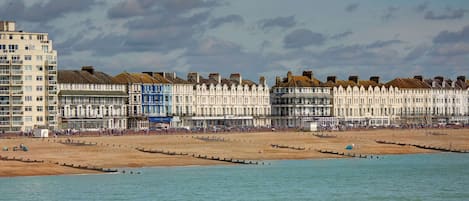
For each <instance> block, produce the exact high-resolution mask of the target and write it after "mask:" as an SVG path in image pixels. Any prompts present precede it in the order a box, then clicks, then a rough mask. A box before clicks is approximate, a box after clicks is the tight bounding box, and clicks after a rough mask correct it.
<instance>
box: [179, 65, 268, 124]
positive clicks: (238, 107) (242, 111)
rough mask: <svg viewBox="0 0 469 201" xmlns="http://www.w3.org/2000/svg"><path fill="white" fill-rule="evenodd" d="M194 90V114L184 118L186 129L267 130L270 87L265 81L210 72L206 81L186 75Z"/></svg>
mask: <svg viewBox="0 0 469 201" xmlns="http://www.w3.org/2000/svg"><path fill="white" fill-rule="evenodd" d="M188 81H189V82H190V83H192V85H193V90H194V92H193V93H194V98H193V115H191V116H188V117H183V119H184V121H185V122H186V123H187V126H190V127H200V128H212V127H217V126H224V127H240V128H245V127H270V118H269V116H270V98H269V87H268V86H267V84H266V81H265V78H264V77H261V78H260V79H259V84H256V83H254V82H252V81H250V80H243V79H242V77H241V75H240V74H231V75H230V78H229V79H224V78H222V77H221V76H220V75H219V74H218V73H211V74H210V75H209V77H208V79H204V78H202V77H201V76H199V74H198V73H189V74H188Z"/></svg>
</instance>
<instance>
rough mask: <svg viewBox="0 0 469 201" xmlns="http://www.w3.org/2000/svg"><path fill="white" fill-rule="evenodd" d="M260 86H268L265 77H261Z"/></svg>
mask: <svg viewBox="0 0 469 201" xmlns="http://www.w3.org/2000/svg"><path fill="white" fill-rule="evenodd" d="M259 85H263V86H267V82H266V81H265V77H264V76H261V77H259Z"/></svg>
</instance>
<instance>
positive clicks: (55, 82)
mask: <svg viewBox="0 0 469 201" xmlns="http://www.w3.org/2000/svg"><path fill="white" fill-rule="evenodd" d="M49 84H57V81H54V80H49Z"/></svg>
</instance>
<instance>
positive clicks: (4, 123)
mask: <svg viewBox="0 0 469 201" xmlns="http://www.w3.org/2000/svg"><path fill="white" fill-rule="evenodd" d="M0 126H10V121H0Z"/></svg>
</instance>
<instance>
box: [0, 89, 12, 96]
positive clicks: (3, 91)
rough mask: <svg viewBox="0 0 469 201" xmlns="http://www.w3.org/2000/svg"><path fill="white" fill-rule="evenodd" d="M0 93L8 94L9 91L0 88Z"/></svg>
mask: <svg viewBox="0 0 469 201" xmlns="http://www.w3.org/2000/svg"><path fill="white" fill-rule="evenodd" d="M0 94H4V95H8V94H10V91H8V90H0Z"/></svg>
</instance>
